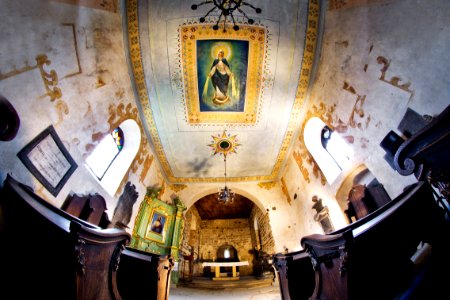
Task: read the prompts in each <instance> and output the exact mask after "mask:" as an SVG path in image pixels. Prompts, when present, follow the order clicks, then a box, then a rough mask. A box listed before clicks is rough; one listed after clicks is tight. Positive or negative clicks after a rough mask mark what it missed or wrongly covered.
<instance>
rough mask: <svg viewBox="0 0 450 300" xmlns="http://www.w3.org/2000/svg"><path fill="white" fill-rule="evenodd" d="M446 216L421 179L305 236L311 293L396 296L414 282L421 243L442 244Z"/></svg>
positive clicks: (317, 296) (322, 296) (347, 296)
mask: <svg viewBox="0 0 450 300" xmlns="http://www.w3.org/2000/svg"><path fill="white" fill-rule="evenodd" d="M443 221H444V218H443V214H442V210H440V209H439V208H438V206H437V205H436V201H435V199H434V197H433V195H432V191H431V187H430V186H429V185H428V184H427V183H426V182H418V183H417V184H415V185H413V186H411V187H409V188H408V189H407V190H405V192H404V193H402V194H401V195H400V196H398V197H397V198H395V199H394V200H392V201H391V202H389V203H388V204H387V205H385V206H384V207H382V208H380V209H379V210H377V211H375V212H374V213H372V214H371V215H368V216H366V217H364V218H362V219H360V220H358V221H356V222H355V223H352V224H350V225H349V226H347V227H344V228H342V229H340V230H338V231H335V232H333V233H332V234H329V235H323V234H313V235H309V236H305V237H303V238H302V239H301V244H302V246H303V248H304V249H305V250H306V251H307V252H308V253H309V255H310V256H311V261H312V265H313V267H314V269H315V288H314V292H313V294H312V296H311V298H310V299H394V298H395V297H396V296H398V295H399V294H400V293H402V292H403V291H404V290H405V289H407V288H408V286H409V285H410V284H411V282H412V279H413V276H414V275H415V273H414V266H413V263H412V261H411V259H410V258H411V256H412V255H413V254H414V252H415V251H416V250H417V246H418V244H419V243H420V242H427V243H429V244H431V245H432V246H433V247H434V246H437V247H440V246H441V243H440V240H442V237H443V236H442V234H445V233H442V231H441V232H440V230H441V229H442V228H444V227H443V226H442V224H443V223H442V222H443ZM440 234H441V235H440ZM447 234H448V232H447ZM444 239H446V237H444Z"/></svg>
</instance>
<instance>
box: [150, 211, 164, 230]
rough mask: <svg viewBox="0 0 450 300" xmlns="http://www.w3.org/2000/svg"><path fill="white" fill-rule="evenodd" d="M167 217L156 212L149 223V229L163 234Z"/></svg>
mask: <svg viewBox="0 0 450 300" xmlns="http://www.w3.org/2000/svg"><path fill="white" fill-rule="evenodd" d="M165 223H166V217H165V216H164V215H161V214H159V213H156V212H155V213H154V214H153V216H152V219H151V221H150V223H149V229H148V230H149V231H151V232H153V233H157V234H163V231H164V224H165Z"/></svg>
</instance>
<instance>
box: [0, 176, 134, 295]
mask: <svg viewBox="0 0 450 300" xmlns="http://www.w3.org/2000/svg"><path fill="white" fill-rule="evenodd" d="M0 212H1V224H0V239H1V241H2V247H0V248H1V249H0V251H1V252H0V265H1V267H0V274H1V278H2V279H1V286H2V289H1V291H0V293H1V294H2V295H3V296H4V295H10V297H11V299H102V300H103V299H121V297H120V295H119V292H118V289H117V283H116V273H117V268H118V266H119V257H120V253H121V252H122V250H123V247H124V246H125V245H126V244H127V243H128V242H129V240H130V235H129V234H128V233H126V232H125V231H123V230H119V229H113V228H111V229H101V228H99V227H97V226H95V225H92V224H90V223H87V222H85V221H83V220H81V219H78V218H76V217H74V216H72V215H70V214H68V213H66V212H65V211H63V210H61V209H59V208H57V207H55V206H53V205H51V204H50V203H48V202H47V201H45V200H43V199H41V198H40V197H39V196H37V195H36V194H34V192H33V191H32V189H31V188H29V187H27V186H25V185H23V184H21V183H20V182H18V181H16V180H15V179H14V178H12V177H11V176H10V175H8V176H7V178H6V180H5V182H4V187H3V189H2V191H1V197H0ZM2 298H3V297H2Z"/></svg>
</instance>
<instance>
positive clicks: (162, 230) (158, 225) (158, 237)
mask: <svg viewBox="0 0 450 300" xmlns="http://www.w3.org/2000/svg"><path fill="white" fill-rule="evenodd" d="M167 223H168V216H167V214H166V213H164V212H163V211H159V210H158V209H156V208H154V209H153V210H152V213H151V215H150V219H149V222H148V225H147V232H146V235H145V237H146V238H148V239H151V240H153V241H156V242H159V243H164V240H165V235H166V228H167V226H166V225H167Z"/></svg>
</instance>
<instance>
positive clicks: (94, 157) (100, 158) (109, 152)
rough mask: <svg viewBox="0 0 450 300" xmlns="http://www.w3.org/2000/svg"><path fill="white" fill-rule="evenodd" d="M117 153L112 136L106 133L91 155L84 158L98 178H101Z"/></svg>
mask: <svg viewBox="0 0 450 300" xmlns="http://www.w3.org/2000/svg"><path fill="white" fill-rule="evenodd" d="M118 153H119V149H118V148H117V145H116V142H115V140H114V138H113V137H112V136H111V135H110V134H108V135H107V136H105V137H104V138H103V139H102V140H101V141H100V143H99V144H98V145H97V147H95V149H94V151H93V152H92V153H91V155H89V157H88V158H87V159H86V164H87V165H88V166H89V168H90V169H91V171H92V172H93V173H94V174H95V176H97V178H98V179H102V178H103V175H105V172H106V170H108V167H109V166H110V164H111V162H112V161H113V160H114V158H115V157H116V155H117V154H118Z"/></svg>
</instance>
